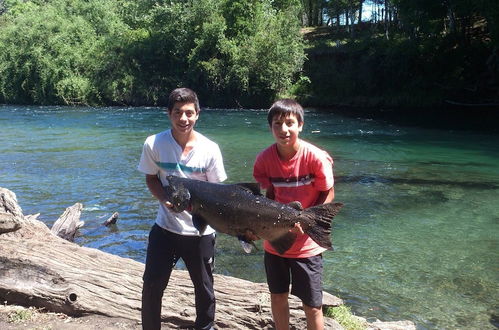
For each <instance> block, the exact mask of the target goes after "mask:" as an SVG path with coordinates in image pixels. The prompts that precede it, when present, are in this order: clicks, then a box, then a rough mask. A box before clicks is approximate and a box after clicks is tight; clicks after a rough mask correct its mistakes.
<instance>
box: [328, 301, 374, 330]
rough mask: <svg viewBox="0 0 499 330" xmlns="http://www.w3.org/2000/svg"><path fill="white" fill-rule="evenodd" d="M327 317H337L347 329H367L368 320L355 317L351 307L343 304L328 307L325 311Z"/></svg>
mask: <svg viewBox="0 0 499 330" xmlns="http://www.w3.org/2000/svg"><path fill="white" fill-rule="evenodd" d="M324 316H325V317H331V318H333V319H335V320H336V321H337V322H338V323H339V324H340V325H341V326H342V327H343V328H345V329H346V330H365V329H367V324H366V322H364V321H362V320H360V319H359V318H357V317H355V316H354V315H353V314H352V312H351V310H350V307H348V306H345V305H341V306H338V307H328V308H326V309H325V311H324Z"/></svg>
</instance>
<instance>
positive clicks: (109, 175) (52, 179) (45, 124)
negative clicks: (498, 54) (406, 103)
mask: <svg viewBox="0 0 499 330" xmlns="http://www.w3.org/2000/svg"><path fill="white" fill-rule="evenodd" d="M305 120H306V123H305V128H304V131H303V133H302V137H303V138H304V139H306V140H308V141H310V142H312V143H315V144H317V145H319V146H321V147H322V148H324V149H326V150H327V151H328V152H329V153H330V154H331V155H332V156H333V158H334V160H335V178H336V186H335V191H336V200H337V201H341V202H343V203H345V207H344V209H343V210H342V211H341V212H340V214H339V215H338V216H337V217H336V218H335V225H334V230H333V244H334V247H335V251H328V252H326V253H325V255H324V263H325V275H324V277H325V278H324V286H325V289H326V290H327V291H329V292H331V293H333V294H335V295H337V296H339V297H341V298H343V299H344V300H345V301H346V302H347V304H349V305H350V306H351V307H352V310H353V311H354V312H355V313H356V314H358V315H361V316H364V317H367V318H368V319H374V318H378V319H381V320H385V321H389V320H401V319H408V320H411V321H413V322H415V323H416V324H417V326H418V328H419V329H494V328H496V327H495V326H494V322H495V324H497V318H498V314H499V313H498V305H499V304H498V298H499V288H498V284H497V283H499V272H498V270H499V267H498V266H499V263H498V256H499V253H498V241H499V240H498V237H499V228H498V225H499V206H498V204H499V136H498V135H486V134H479V133H473V132H462V131H450V130H429V129H420V128H408V127H399V126H394V125H389V124H386V123H383V122H378V121H372V120H365V119H351V118H347V117H343V116H339V115H334V114H326V113H320V112H314V111H308V112H307V113H306V117H305ZM168 127H169V123H168V120H167V118H166V116H165V115H164V114H163V113H162V112H161V110H160V109H158V108H126V109H125V108H98V109H94V108H69V107H14V106H0V186H1V187H5V188H9V189H11V190H12V191H14V192H15V193H16V194H17V197H18V200H19V203H20V205H21V206H22V208H23V210H24V213H25V214H33V213H38V212H40V213H41V215H40V217H39V219H40V220H42V221H44V222H45V223H47V225H48V226H51V225H52V224H53V222H54V221H55V220H56V219H57V218H58V217H59V216H60V214H62V212H63V211H64V209H65V208H66V207H68V206H70V205H72V204H73V203H75V202H81V203H83V205H84V211H83V214H82V220H84V221H85V226H84V227H83V229H82V230H81V234H82V235H81V236H80V237H78V238H77V240H76V241H77V243H78V244H81V245H84V246H88V247H94V248H98V249H100V250H103V251H106V252H110V253H113V254H117V255H120V256H124V257H129V258H133V259H135V260H138V261H141V262H143V261H144V256H145V248H146V240H147V234H148V230H149V227H150V226H151V225H152V223H153V221H154V220H153V219H154V217H155V212H156V204H155V202H154V201H153V200H152V199H151V198H150V194H149V193H148V191H147V189H146V187H145V184H144V179H143V176H142V174H141V173H139V172H138V171H137V170H136V166H137V163H138V159H139V157H140V152H141V148H142V143H143V141H144V139H145V138H146V137H147V136H148V135H150V134H153V133H156V132H159V131H161V130H163V129H166V128H168ZM197 129H198V130H199V131H200V132H202V133H203V134H205V135H207V136H208V137H210V138H212V139H213V140H215V141H216V142H218V143H219V145H220V147H221V149H222V153H223V155H224V160H225V166H226V170H227V173H228V176H229V180H228V182H242V181H252V177H251V173H252V166H253V160H254V157H255V155H256V153H257V152H258V151H260V150H261V149H262V148H264V147H265V146H267V145H269V144H270V143H272V137H271V134H270V132H269V131H268V128H267V124H266V113H265V112H264V111H256V110H252V111H249V110H245V111H238V110H213V109H205V110H203V112H202V114H201V118H200V120H199V122H198V127H197ZM115 211H118V212H119V213H120V218H119V220H118V225H117V226H116V227H114V228H106V227H103V226H101V225H100V224H101V223H102V222H103V221H104V220H105V219H107V217H109V216H110V215H111V214H112V213H113V212H115ZM0 248H1V247H0ZM180 266H181V265H180ZM216 271H217V272H218V273H221V274H227V275H232V276H237V277H241V278H245V279H249V280H252V281H259V282H264V281H265V272H264V270H263V267H262V251H261V250H260V251H259V252H257V253H254V254H251V255H246V254H245V253H244V252H242V249H241V248H240V246H239V243H238V242H237V241H236V240H235V239H234V238H233V237H229V236H226V235H223V234H221V235H219V237H218V239H217V260H216Z"/></svg>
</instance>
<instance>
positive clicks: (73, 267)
mask: <svg viewBox="0 0 499 330" xmlns="http://www.w3.org/2000/svg"><path fill="white" fill-rule="evenodd" d="M35 218H36V217H30V216H26V217H25V216H24V215H23V214H22V210H21V208H20V207H19V205H18V204H17V201H16V198H15V195H14V194H13V193H12V192H10V191H9V190H7V189H2V188H0V301H2V302H3V301H6V302H7V303H11V304H20V305H24V306H34V307H41V308H44V309H45V310H48V311H52V312H62V313H65V314H67V315H71V316H80V315H84V314H101V315H107V316H113V317H123V318H127V319H133V320H139V319H140V305H141V301H140V299H141V290H142V273H143V270H144V265H143V264H142V263H139V262H136V261H134V260H131V259H126V258H121V257H118V256H115V255H111V254H108V253H105V252H102V251H99V250H96V249H92V248H86V247H80V246H78V245H76V244H74V243H71V242H68V241H66V240H64V239H62V238H60V237H58V236H56V235H54V234H53V233H51V231H50V230H49V229H48V228H47V226H46V225H45V224H44V223H42V222H40V221H38V220H36V219H35ZM215 296H216V298H217V311H216V327H217V328H226V329H270V328H272V327H273V323H272V317H271V313H270V303H269V299H270V298H269V294H268V289H267V286H266V284H263V283H253V282H249V281H245V280H241V279H237V278H233V277H229V276H222V275H215ZM324 303H325V304H326V305H329V306H333V305H339V304H341V303H342V301H341V299H338V298H336V297H334V296H332V295H330V294H328V293H325V301H324ZM290 310H291V319H292V324H293V325H294V326H295V327H296V328H297V329H305V328H306V325H305V315H304V313H303V311H302V309H301V302H300V301H299V300H298V299H297V298H295V297H290ZM194 318H195V309H194V291H193V288H192V283H191V281H190V279H189V275H188V273H187V272H186V271H181V270H174V272H173V274H172V276H171V279H170V283H169V285H168V288H167V289H166V291H165V295H164V298H163V310H162V321H163V326H164V327H165V328H168V329H170V328H173V329H175V328H181V327H187V326H193V321H194ZM326 328H328V329H340V328H341V327H340V326H339V325H338V324H337V323H336V321H334V320H333V319H329V318H327V319H326Z"/></svg>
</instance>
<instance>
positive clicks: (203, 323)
mask: <svg viewBox="0 0 499 330" xmlns="http://www.w3.org/2000/svg"><path fill="white" fill-rule="evenodd" d="M200 111H201V109H200V107H199V100H198V98H197V95H196V93H195V92H194V91H192V90H190V89H188V88H177V89H175V90H173V91H172V92H171V93H170V96H169V98H168V117H169V119H170V122H171V129H169V130H166V131H164V132H161V133H158V134H156V135H152V136H149V137H148V138H147V139H146V141H145V143H144V148H143V150H142V156H141V158H140V163H139V166H138V169H139V171H141V172H143V173H144V174H145V176H146V184H147V187H148V188H149V190H150V192H151V193H152V194H153V196H154V197H156V198H157V199H158V200H159V209H158V214H157V217H156V222H155V224H154V225H153V227H152V229H151V232H150V233H149V244H148V247H147V257H146V267H145V272H144V277H143V279H144V285H143V289H142V327H143V329H160V328H161V301H162V297H163V292H164V290H165V289H166V286H167V285H168V281H169V279H170V274H171V271H172V269H173V267H174V266H175V263H176V262H177V261H178V259H179V258H182V259H183V261H184V263H185V265H186V267H187V270H188V271H189V275H190V277H191V280H192V283H193V285H194V290H195V296H196V321H195V328H196V329H212V328H213V325H214V318H215V295H214V290H213V274H212V271H213V261H214V245H215V231H214V230H213V229H212V228H211V227H209V226H208V227H207V228H206V230H205V231H204V232H203V233H200V232H199V231H198V230H197V229H196V228H195V227H194V225H193V223H192V216H191V215H190V213H188V212H187V211H184V212H181V213H175V212H173V211H171V210H170V208H171V207H172V204H171V203H170V202H169V201H168V200H167V197H166V194H165V192H164V190H163V186H165V185H168V181H167V180H166V177H167V176H168V175H175V176H179V177H183V178H190V179H197V180H205V181H209V182H222V181H224V180H225V179H226V178H227V175H226V173H225V169H224V165H223V160H222V154H221V152H220V148H219V147H218V145H217V144H216V143H214V142H213V141H211V140H209V139H208V138H206V137H205V136H203V135H202V134H200V133H199V132H196V131H195V130H194V125H195V124H196V121H197V120H198V118H199V112H200Z"/></svg>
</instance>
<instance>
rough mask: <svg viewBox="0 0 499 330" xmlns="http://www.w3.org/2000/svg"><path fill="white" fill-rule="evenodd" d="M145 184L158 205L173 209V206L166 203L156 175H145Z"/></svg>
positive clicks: (164, 194) (161, 186)
mask: <svg viewBox="0 0 499 330" xmlns="http://www.w3.org/2000/svg"><path fill="white" fill-rule="evenodd" d="M146 184H147V188H149V191H150V192H151V194H152V195H153V196H154V197H156V198H157V199H158V200H159V202H160V203H163V204H165V205H166V207H168V208H172V207H173V204H172V203H170V202H169V201H168V199H167V197H166V193H165V191H164V189H163V185H162V184H161V181H160V180H159V178H158V176H157V175H151V174H146Z"/></svg>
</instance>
